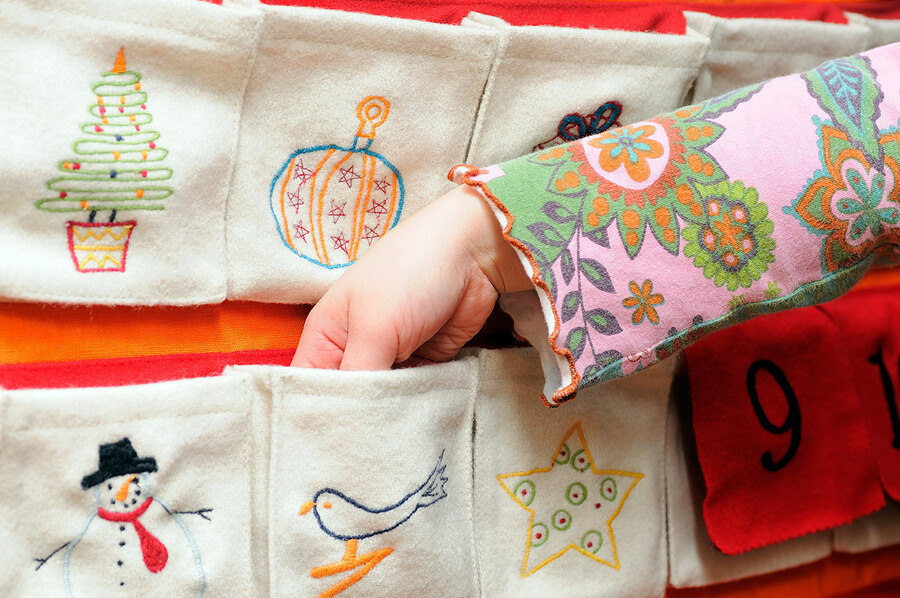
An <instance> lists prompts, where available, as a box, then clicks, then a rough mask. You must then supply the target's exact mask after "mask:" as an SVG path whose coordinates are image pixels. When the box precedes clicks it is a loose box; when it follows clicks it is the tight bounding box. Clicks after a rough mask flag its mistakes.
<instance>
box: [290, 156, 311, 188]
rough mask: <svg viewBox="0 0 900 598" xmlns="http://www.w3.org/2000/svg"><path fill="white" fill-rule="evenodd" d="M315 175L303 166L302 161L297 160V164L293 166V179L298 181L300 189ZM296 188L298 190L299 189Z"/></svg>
mask: <svg viewBox="0 0 900 598" xmlns="http://www.w3.org/2000/svg"><path fill="white" fill-rule="evenodd" d="M315 174H316V171H314V170H310V169H309V168H307V167H306V166H304V165H303V159H302V158H301V159H300V160H299V163H298V164H297V165H296V166H294V179H299V181H300V185H299V187H302V186H303V185H305V184H306V181H308V180H309V179H311V178H312V177H313V176H314V175H315ZM299 187H298V189H299Z"/></svg>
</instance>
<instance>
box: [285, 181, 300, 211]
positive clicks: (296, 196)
mask: <svg viewBox="0 0 900 598" xmlns="http://www.w3.org/2000/svg"><path fill="white" fill-rule="evenodd" d="M286 195H287V198H288V203H290V204H291V207H292V208H294V213H295V214H299V213H300V206H302V205H303V200H302V199H300V187H297V191H295V192H294V193H291V192H290V191H288V192H287V194H286Z"/></svg>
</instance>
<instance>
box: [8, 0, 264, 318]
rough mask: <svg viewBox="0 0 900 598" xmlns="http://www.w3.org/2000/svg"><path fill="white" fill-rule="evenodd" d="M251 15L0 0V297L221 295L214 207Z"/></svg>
mask: <svg viewBox="0 0 900 598" xmlns="http://www.w3.org/2000/svg"><path fill="white" fill-rule="evenodd" d="M173 15H177V18H175V17H173ZM260 18H261V16H260V14H259V12H258V10H256V9H253V8H247V7H241V6H239V5H237V4H233V3H229V4H228V5H227V6H217V5H214V4H210V3H206V2H196V1H193V2H183V1H181V0H160V2H155V3H153V4H152V5H151V6H144V7H142V8H141V9H140V10H112V11H111V10H110V7H109V5H108V3H104V2H102V1H100V0H77V1H76V2H75V3H60V2H54V3H52V4H51V5H48V3H46V2H38V1H35V0H12V1H11V2H5V3H3V5H2V6H0V62H2V63H3V64H4V65H5V67H4V74H3V77H4V86H3V91H2V92H0V130H2V131H3V132H4V136H5V139H6V142H5V143H4V144H3V145H2V147H0V179H2V180H3V185H2V188H0V207H2V209H3V212H4V218H2V219H0V269H2V270H3V272H4V276H2V277H0V278H2V280H0V296H2V297H5V298H7V299H14V300H30V301H41V302H54V303H82V304H84V303H90V304H107V305H121V304H128V305H157V304H166V305H185V304H191V305H196V304H199V303H213V302H220V301H222V300H224V298H225V294H226V267H225V234H224V227H223V221H224V217H225V202H226V196H227V194H228V191H229V185H230V180H231V168H232V164H233V159H234V151H235V146H236V143H237V132H238V121H239V117H240V113H241V100H242V94H243V90H244V86H245V84H246V80H247V76H248V75H249V71H250V67H251V63H252V59H253V55H254V52H255V48H256V44H257V29H258V24H259V21H260ZM24 97H27V98H29V101H28V102H23V101H22V98H24Z"/></svg>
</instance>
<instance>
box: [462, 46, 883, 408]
mask: <svg viewBox="0 0 900 598" xmlns="http://www.w3.org/2000/svg"><path fill="white" fill-rule="evenodd" d="M898 125H900V44H897V45H893V46H886V47H883V48H879V49H876V50H872V51H870V52H867V53H865V54H861V55H858V56H853V57H849V58H841V59H838V60H833V61H831V62H827V63H825V64H823V65H821V66H820V67H818V68H816V69H814V70H812V71H809V72H807V73H804V74H800V75H791V76H788V77H782V78H779V79H774V80H772V81H769V82H767V83H764V84H759V85H756V86H752V87H747V88H744V89H741V90H738V91H735V92H732V93H729V94H727V95H724V96H721V97H718V98H714V99H711V100H708V101H707V102H705V103H703V104H700V105H697V106H688V107H685V108H682V109H680V110H677V111H675V112H673V113H671V114H666V115H664V116H660V117H658V118H654V119H651V120H649V121H646V122H639V123H635V124H633V125H630V126H626V127H622V128H620V129H616V130H610V131H607V132H605V133H603V134H600V135H597V136H593V137H587V138H585V139H582V140H578V141H574V142H571V143H569V144H566V145H560V146H557V147H553V148H550V149H545V150H542V151H540V152H537V153H534V154H531V155H529V156H525V157H522V158H518V159H515V160H511V161H509V162H505V163H502V164H500V165H497V166H491V167H489V168H485V169H476V168H470V167H459V168H457V169H455V172H454V173H452V174H455V178H456V180H457V181H459V182H464V183H466V184H469V185H472V186H474V187H476V188H478V189H479V190H480V191H481V192H482V194H483V195H484V196H485V197H486V198H488V199H489V200H490V202H491V204H492V206H493V208H494V211H495V214H496V215H497V218H498V220H499V221H500V223H501V225H502V226H503V229H504V234H505V236H506V238H507V240H508V241H509V242H510V243H511V244H512V245H513V246H514V247H515V248H516V249H517V250H518V252H519V254H520V258H521V259H522V261H523V263H524V264H525V266H526V269H527V270H528V271H529V273H530V274H531V276H532V280H533V282H534V285H535V287H536V290H537V293H536V294H535V293H534V292H532V291H529V292H527V293H524V294H516V295H509V296H506V297H504V307H505V308H506V309H507V311H509V312H510V313H511V314H512V315H513V317H514V319H515V320H516V329H517V331H518V332H519V334H521V335H522V336H524V337H525V338H527V339H528V340H530V341H531V342H532V344H534V345H535V346H537V347H538V348H539V350H541V352H542V361H543V364H544V370H545V373H546V375H547V383H546V386H545V392H544V400H545V402H546V403H547V404H548V405H550V406H556V405H559V404H560V403H562V402H564V401H566V400H568V399H570V398H572V397H573V396H574V393H575V391H576V390H577V389H578V388H580V387H582V386H587V385H590V384H594V383H597V382H602V381H605V380H610V379H613V378H616V377H620V376H627V375H629V374H632V373H634V372H635V371H638V370H640V369H642V368H645V367H647V366H649V365H651V364H653V363H654V362H656V361H658V360H661V359H665V358H666V357H668V356H670V355H673V354H674V353H676V352H677V351H678V350H679V349H681V348H683V347H685V346H687V345H688V344H690V343H692V342H694V341H696V340H697V339H698V338H700V337H701V336H703V335H705V334H707V333H709V332H711V331H713V330H715V329H718V328H721V327H724V326H728V325H732V324H736V323H737V322H740V321H742V320H746V319H748V318H751V317H753V316H756V315H759V314H763V313H768V312H774V311H778V310H783V309H787V308H792V307H799V306H804V305H810V304H814V303H818V302H822V301H827V300H829V299H833V298H835V297H837V296H839V295H841V294H842V293H844V292H846V291H847V290H848V289H849V288H850V287H851V286H852V285H853V284H854V283H855V282H856V281H857V280H859V278H860V277H861V276H862V275H863V274H864V273H865V271H866V269H867V268H868V267H869V266H870V265H871V263H872V262H873V260H875V259H882V258H880V257H879V256H888V257H891V258H894V259H896V258H897V257H898V256H900V128H898Z"/></svg>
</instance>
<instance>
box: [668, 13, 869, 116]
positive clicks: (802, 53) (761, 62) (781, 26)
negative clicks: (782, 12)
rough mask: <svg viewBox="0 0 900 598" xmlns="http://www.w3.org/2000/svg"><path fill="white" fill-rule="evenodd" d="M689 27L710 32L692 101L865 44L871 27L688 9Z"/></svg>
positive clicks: (814, 64) (807, 66)
mask: <svg viewBox="0 0 900 598" xmlns="http://www.w3.org/2000/svg"><path fill="white" fill-rule="evenodd" d="M684 16H685V18H686V19H687V24H688V27H692V28H693V29H696V30H697V31H699V32H701V33H702V34H704V35H706V36H708V37H709V38H710V40H711V41H710V47H709V52H708V53H707V55H706V61H705V63H704V64H703V66H702V67H701V68H700V74H699V75H698V76H697V83H696V85H695V86H694V92H693V97H692V98H691V100H690V103H692V104H696V103H699V102H702V101H703V100H707V99H709V98H712V97H715V96H718V95H721V94H723V93H726V92H729V91H733V90H735V89H738V88H739V87H744V86H746V85H752V84H753V83H760V82H762V81H766V80H768V79H772V78H775V77H780V76H781V75H787V74H790V73H799V72H802V71H806V70H809V69H811V68H815V67H817V66H819V65H820V64H821V63H823V62H825V61H826V60H829V59H831V58H839V57H841V56H849V55H851V54H856V53H858V52H862V51H863V50H865V49H866V40H867V39H868V35H869V30H868V28H866V27H864V26H861V25H836V24H833V23H815V22H810V21H801V20H793V19H791V20H789V19H743V18H741V19H726V18H722V17H714V16H712V15H708V14H705V13H698V12H690V11H686V12H685V13H684Z"/></svg>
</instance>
